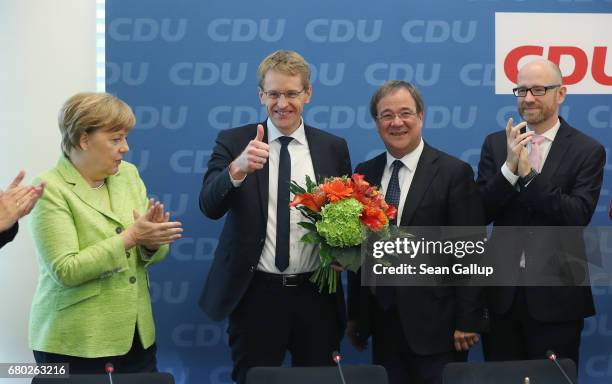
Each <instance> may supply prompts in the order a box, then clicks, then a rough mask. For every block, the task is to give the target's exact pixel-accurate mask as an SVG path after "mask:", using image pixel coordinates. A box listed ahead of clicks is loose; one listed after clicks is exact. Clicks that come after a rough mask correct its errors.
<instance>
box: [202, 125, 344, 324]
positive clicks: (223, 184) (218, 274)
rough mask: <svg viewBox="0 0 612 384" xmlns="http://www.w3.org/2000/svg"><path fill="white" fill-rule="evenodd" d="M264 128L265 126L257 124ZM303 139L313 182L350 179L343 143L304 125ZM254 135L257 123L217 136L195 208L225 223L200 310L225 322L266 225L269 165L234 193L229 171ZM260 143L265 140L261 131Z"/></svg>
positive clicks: (258, 253) (242, 290)
mask: <svg viewBox="0 0 612 384" xmlns="http://www.w3.org/2000/svg"><path fill="white" fill-rule="evenodd" d="M262 124H263V125H264V127H266V124H265V123H262ZM305 131H306V139H307V140H308V146H309V148H310V156H311V159H312V165H313V168H314V172H315V176H316V178H317V179H319V178H324V177H331V176H342V175H349V174H351V161H350V157H349V152H348V147H347V145H346V141H345V140H344V139H341V138H339V137H337V136H334V135H332V134H329V133H326V132H324V131H321V130H318V129H316V128H313V127H309V126H305ZM256 133H257V124H250V125H246V126H242V127H238V128H234V129H229V130H226V131H222V132H220V133H219V136H218V137H217V143H216V146H215V148H214V151H213V154H212V156H211V158H210V161H209V163H208V171H207V172H206V175H205V176H204V182H203V185H202V189H201V191H200V209H201V210H202V212H203V213H204V215H206V216H207V217H209V218H211V219H215V220H216V219H220V218H221V217H223V216H225V224H224V225H223V231H222V233H221V236H220V238H219V245H218V246H217V249H216V251H215V258H214V261H213V264H212V266H211V267H210V271H209V273H208V278H207V280H206V284H205V286H204V291H203V292H202V296H201V298H200V306H201V307H202V309H203V310H204V312H206V313H207V314H208V316H210V318H211V319H213V320H216V321H220V320H223V319H224V318H226V317H227V316H228V315H229V314H230V313H231V312H232V311H233V310H234V309H235V308H236V306H237V305H238V303H239V302H240V299H241V298H242V296H243V295H244V293H245V292H246V291H247V289H248V288H249V284H250V283H251V279H252V278H253V274H254V273H255V271H256V269H257V265H258V263H259V258H260V257H261V252H262V249H263V246H264V242H265V238H266V223H267V220H268V175H269V172H268V164H267V163H266V165H265V167H264V168H263V169H262V170H260V171H257V172H254V173H252V174H250V175H248V176H247V177H246V179H245V180H244V181H243V183H242V184H241V185H240V187H238V188H235V187H234V186H233V185H232V183H231V180H230V176H229V170H228V166H229V164H230V163H231V162H232V161H233V160H234V159H235V158H237V157H238V156H239V155H240V153H242V151H243V150H244V148H245V147H246V146H247V145H248V143H249V141H251V140H252V139H253V138H254V137H255V136H256ZM263 141H264V142H267V141H268V130H267V127H266V128H265V133H264V137H263ZM341 288H342V287H341V286H339V289H338V292H337V297H338V309H339V311H340V312H341V320H342V322H343V323H344V319H345V318H346V316H345V309H344V308H345V305H344V297H343V293H342V289H341Z"/></svg>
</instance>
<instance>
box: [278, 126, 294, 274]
mask: <svg viewBox="0 0 612 384" xmlns="http://www.w3.org/2000/svg"><path fill="white" fill-rule="evenodd" d="M291 140H293V138H292V137H288V136H281V137H279V138H278V141H280V143H281V149H280V156H279V157H278V191H277V197H276V257H275V259H274V264H275V265H276V268H278V270H279V271H281V272H283V271H284V270H285V269H287V267H288V266H289V233H290V230H291V228H289V194H290V193H289V184H290V183H291V156H290V155H289V148H288V146H289V143H290V142H291Z"/></svg>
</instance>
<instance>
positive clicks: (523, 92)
mask: <svg viewBox="0 0 612 384" xmlns="http://www.w3.org/2000/svg"><path fill="white" fill-rule="evenodd" d="M560 86H561V84H553V85H536V86H535V87H531V88H525V87H516V88H513V89H512V93H514V96H516V97H525V96H527V92H531V94H532V95H533V96H544V95H545V94H546V91H548V90H549V89H554V88H559V87H560Z"/></svg>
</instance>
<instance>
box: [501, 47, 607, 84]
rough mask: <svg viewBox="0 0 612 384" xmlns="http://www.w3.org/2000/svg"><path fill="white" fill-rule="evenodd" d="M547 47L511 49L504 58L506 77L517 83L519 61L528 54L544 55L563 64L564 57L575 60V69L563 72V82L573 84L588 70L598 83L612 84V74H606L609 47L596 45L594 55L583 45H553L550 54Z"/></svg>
mask: <svg viewBox="0 0 612 384" xmlns="http://www.w3.org/2000/svg"><path fill="white" fill-rule="evenodd" d="M544 53H545V48H544V47H542V46H538V45H522V46H520V47H516V48H514V49H513V50H511V51H510V52H509V53H508V55H507V56H506V58H505V60H504V73H505V74H506V77H507V78H508V79H509V80H510V81H512V82H513V83H516V76H517V74H518V69H519V67H518V64H519V61H520V60H521V59H522V58H524V57H527V56H532V55H534V56H542V57H547V58H548V60H550V61H552V62H553V63H556V64H557V65H560V64H561V59H562V58H570V59H571V60H572V61H573V62H574V69H573V71H571V73H564V74H563V84H564V85H573V84H577V83H579V82H581V81H582V80H583V79H584V78H585V76H586V75H587V72H588V71H591V76H592V77H593V80H595V82H596V83H598V84H601V85H606V86H611V85H612V75H608V74H606V72H605V70H606V56H607V53H608V47H594V49H593V52H592V56H591V57H589V55H587V53H586V52H585V51H584V50H583V49H582V48H581V47H572V46H562V45H559V46H552V47H549V48H548V55H547V56H546V55H545V54H544ZM610 60H612V58H611V59H610Z"/></svg>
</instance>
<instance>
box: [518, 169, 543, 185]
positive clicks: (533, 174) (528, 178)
mask: <svg viewBox="0 0 612 384" xmlns="http://www.w3.org/2000/svg"><path fill="white" fill-rule="evenodd" d="M537 175H539V173H537V172H536V170H535V169H533V168H531V171H529V173H528V174H527V175H525V176H524V177H519V179H518V183H519V187H521V188H525V187H526V186H527V185H529V183H530V182H531V181H532V180H533V179H535V178H536V176H537Z"/></svg>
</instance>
